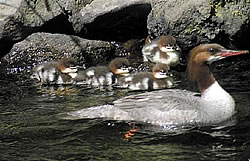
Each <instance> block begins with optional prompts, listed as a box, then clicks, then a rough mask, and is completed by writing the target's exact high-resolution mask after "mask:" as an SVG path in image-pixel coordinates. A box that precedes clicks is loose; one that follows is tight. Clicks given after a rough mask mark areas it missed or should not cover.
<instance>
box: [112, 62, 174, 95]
mask: <svg viewBox="0 0 250 161" xmlns="http://www.w3.org/2000/svg"><path fill="white" fill-rule="evenodd" d="M168 71H169V66H167V65H166V64H161V63H157V64H155V65H154V67H153V69H152V72H138V73H135V74H131V75H129V76H126V77H121V78H119V79H118V81H117V83H116V86H117V87H120V88H129V89H130V90H132V91H135V90H156V89H163V88H171V87H172V86H173V79H172V78H171V77H170V76H169V75H168Z"/></svg>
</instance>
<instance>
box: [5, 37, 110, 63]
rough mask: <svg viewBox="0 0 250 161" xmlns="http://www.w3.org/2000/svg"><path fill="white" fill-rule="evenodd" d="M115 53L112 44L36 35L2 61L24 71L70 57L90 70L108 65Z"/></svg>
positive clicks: (75, 38) (13, 49) (16, 47)
mask: <svg viewBox="0 0 250 161" xmlns="http://www.w3.org/2000/svg"><path fill="white" fill-rule="evenodd" d="M112 53H113V46H112V45H111V43H109V42H105V41H97V40H86V39H82V38H80V37H77V36H70V35H63V34H49V33H34V34H32V35H31V36H29V37H27V38H26V39H25V40H23V41H21V42H19V43H17V44H15V45H14V46H13V48H12V49H11V51H10V52H9V53H8V54H7V55H5V56H4V57H3V59H2V60H3V61H4V62H7V63H8V64H9V65H11V67H15V68H25V67H28V66H33V65H35V64H39V63H42V62H44V61H52V60H58V59H60V58H62V57H69V56H71V57H74V58H75V59H76V60H77V62H78V64H79V65H83V64H85V65H87V66H90V65H92V64H105V63H107V61H108V60H107V58H109V57H110V56H112Z"/></svg>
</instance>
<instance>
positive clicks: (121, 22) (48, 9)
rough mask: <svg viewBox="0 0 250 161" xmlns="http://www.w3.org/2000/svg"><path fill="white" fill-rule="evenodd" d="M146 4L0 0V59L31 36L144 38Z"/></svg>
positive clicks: (135, 1) (136, 0) (136, 1)
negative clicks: (44, 33) (16, 44)
mask: <svg viewBox="0 0 250 161" xmlns="http://www.w3.org/2000/svg"><path fill="white" fill-rule="evenodd" d="M150 10H151V7H150V0H146V1H145V0H132V1H123V0H58V1H54V0H30V1H27V0H16V1H6V0H0V44H1V45H0V56H1V57H2V56H3V55H4V54H7V53H8V52H9V50H10V49H11V47H12V46H13V45H14V44H15V43H17V42H20V41H22V40H23V39H25V38H26V37H27V36H29V35H31V34H32V33H35V32H48V33H62V34H67V35H76V36H80V37H83V38H87V39H94V40H109V41H114V40H118V39H119V40H121V41H126V40H128V39H131V38H134V37H144V36H146V35H147V29H146V20H147V15H148V14H149V12H150Z"/></svg>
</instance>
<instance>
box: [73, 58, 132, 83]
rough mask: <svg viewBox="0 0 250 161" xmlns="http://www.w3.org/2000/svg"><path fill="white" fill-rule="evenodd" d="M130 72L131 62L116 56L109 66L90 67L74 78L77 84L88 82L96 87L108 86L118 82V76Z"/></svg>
mask: <svg viewBox="0 0 250 161" xmlns="http://www.w3.org/2000/svg"><path fill="white" fill-rule="evenodd" d="M128 73H129V62H128V60H127V59H125V58H115V59H113V60H112V61H111V62H110V63H109V65H108V66H96V67H90V68H89V69H87V70H84V71H80V72H79V73H78V76H77V77H76V78H75V79H74V81H75V82H76V84H88V85H91V86H94V87H100V86H108V85H112V84H113V83H115V82H116V80H117V77H119V76H126V75H128Z"/></svg>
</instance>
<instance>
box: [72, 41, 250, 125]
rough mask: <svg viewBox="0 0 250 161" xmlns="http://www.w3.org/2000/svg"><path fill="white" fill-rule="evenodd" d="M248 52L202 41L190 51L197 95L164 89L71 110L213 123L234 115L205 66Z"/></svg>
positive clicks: (152, 120)
mask: <svg viewBox="0 0 250 161" xmlns="http://www.w3.org/2000/svg"><path fill="white" fill-rule="evenodd" d="M245 53H248V51H233V50H227V49H225V48H224V47H222V46H220V45H218V44H203V45H199V46H197V47H195V48H194V49H192V50H191V52H190V56H189V62H188V74H189V78H190V79H191V80H193V81H195V82H197V84H198V87H199V89H200V92H201V96H197V95H196V93H194V92H191V91H186V90H180V89H172V90H171V89H167V90H160V91H153V92H146V93H142V94H138V95H132V96H127V97H124V98H121V99H118V100H117V101H114V104H113V105H104V106H97V107H91V108H86V109H82V110H80V111H75V112H71V113H70V115H71V116H75V117H87V118H96V117H106V118H110V119H115V120H135V121H142V122H147V123H151V124H155V125H163V126H165V125H166V126H167V125H188V124H195V125H196V124H214V123H219V122H221V121H224V120H227V119H229V118H230V117H231V116H232V115H233V114H234V108H235V102H234V99H233V98H232V97H231V96H230V94H229V93H227V92H226V91H225V90H224V89H223V88H222V87H221V86H220V85H219V84H218V82H217V81H216V80H215V78H214V76H213V74H212V73H211V72H210V70H209V65H210V64H211V63H212V62H214V61H217V60H221V59H224V58H226V57H229V56H233V55H240V54H245Z"/></svg>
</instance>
